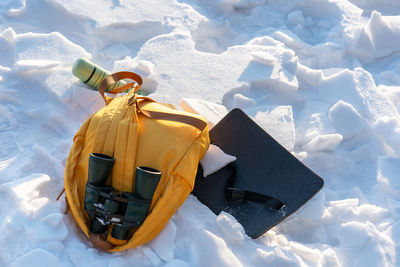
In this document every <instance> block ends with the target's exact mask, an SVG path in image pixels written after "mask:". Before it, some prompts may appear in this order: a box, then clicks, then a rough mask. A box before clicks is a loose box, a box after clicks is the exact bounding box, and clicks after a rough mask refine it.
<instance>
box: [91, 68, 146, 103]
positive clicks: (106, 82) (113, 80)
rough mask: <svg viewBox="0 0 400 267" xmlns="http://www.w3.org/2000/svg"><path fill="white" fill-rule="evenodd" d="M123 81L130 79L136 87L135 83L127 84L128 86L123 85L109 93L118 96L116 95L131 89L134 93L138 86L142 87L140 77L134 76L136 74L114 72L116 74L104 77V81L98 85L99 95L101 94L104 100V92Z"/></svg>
mask: <svg viewBox="0 0 400 267" xmlns="http://www.w3.org/2000/svg"><path fill="white" fill-rule="evenodd" d="M123 79H131V80H133V81H135V82H136V84H137V85H136V86H135V83H128V84H125V85H124V86H121V87H118V88H115V89H114V90H112V91H110V93H112V94H118V93H121V92H123V91H125V90H128V89H130V88H132V87H134V90H135V91H134V92H136V91H137V90H139V88H140V86H142V84H143V80H142V77H140V76H139V74H136V73H134V72H130V71H120V72H116V73H113V74H111V75H108V76H107V77H105V78H104V80H103V81H102V82H101V83H100V85H99V93H100V94H101V96H102V97H103V98H104V93H105V92H106V89H107V88H108V87H109V86H110V85H112V84H114V83H116V82H118V81H120V80H123Z"/></svg>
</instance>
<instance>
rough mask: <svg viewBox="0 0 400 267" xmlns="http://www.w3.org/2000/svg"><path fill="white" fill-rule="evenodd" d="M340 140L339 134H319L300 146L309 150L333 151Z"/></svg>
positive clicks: (341, 138) (341, 137)
mask: <svg viewBox="0 0 400 267" xmlns="http://www.w3.org/2000/svg"><path fill="white" fill-rule="evenodd" d="M342 140H343V136H342V135H340V134H326V135H320V136H317V137H315V138H314V139H312V140H311V141H310V142H308V143H307V144H305V145H303V146H302V148H303V149H304V150H306V151H309V152H315V151H334V150H336V148H337V147H338V146H339V144H340V142H342Z"/></svg>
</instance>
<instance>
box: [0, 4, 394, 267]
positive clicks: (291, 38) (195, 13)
mask: <svg viewBox="0 0 400 267" xmlns="http://www.w3.org/2000/svg"><path fill="white" fill-rule="evenodd" d="M399 14H400V4H399V2H398V1H397V0H286V1H282V0H202V1H200V0H153V1H134V0H98V1H84V0H69V1H63V0H36V1H26V0H3V1H1V3H0V139H1V142H0V233H1V234H0V247H1V249H0V266H17V267H20V266H96V267H98V266H110V267H111V266H132V265H134V266H169V267H172V266H179V267H181V266H182V267H184V266H400V182H399V181H400V116H399V112H400V53H399V52H400V45H399V43H400V16H399ZM78 57H85V58H88V59H91V60H92V61H94V62H96V63H98V64H99V65H101V66H103V67H104V68H106V69H108V70H110V71H119V70H129V71H136V72H138V73H139V74H141V75H142V76H143V78H144V85H143V91H144V92H146V93H148V94H150V96H151V97H153V98H154V99H156V100H158V101H162V102H167V103H172V104H175V105H177V106H179V104H180V103H181V107H182V108H183V109H185V110H188V111H191V112H196V113H200V114H203V115H205V116H207V119H208V121H209V123H210V126H212V125H215V124H216V123H217V122H218V120H219V119H221V118H222V117H223V116H224V115H225V114H226V113H227V112H228V111H229V110H231V109H232V108H235V107H239V108H242V109H244V110H245V111H246V113H247V114H249V115H250V116H252V117H253V118H254V120H255V121H256V122H257V123H258V124H259V125H260V126H261V127H263V128H264V129H265V130H266V131H267V132H269V133H270V134H271V135H272V136H273V137H275V138H276V139H277V140H278V141H279V142H280V143H281V144H282V145H283V146H285V147H286V148H287V149H288V150H289V151H290V152H292V154H293V155H295V156H296V157H297V158H298V159H300V160H301V161H302V162H303V163H305V164H306V165H307V166H309V167H310V168H311V169H312V170H313V171H314V172H316V173H317V174H319V175H320V176H321V177H323V178H324V180H325V186H324V188H323V189H322V191H321V192H320V193H319V194H318V195H317V196H316V197H315V198H314V199H312V200H311V201H310V202H309V203H307V205H305V206H304V207H303V208H302V209H300V210H299V211H298V212H296V213H295V214H293V215H292V216H290V217H289V218H288V219H287V220H285V221H284V222H282V223H280V224H279V225H277V226H276V227H274V228H273V229H272V230H270V231H268V232H267V233H266V234H264V235H263V236H261V237H260V238H258V239H256V240H252V239H251V238H249V237H248V236H246V235H245V233H244V231H243V228H242V227H241V225H240V224H238V223H237V221H236V220H235V219H234V218H233V217H232V216H230V215H229V214H227V213H221V214H220V215H219V216H216V215H214V214H213V213H212V212H211V211H210V210H209V209H208V208H207V207H205V206H204V205H202V204H201V203H200V202H199V201H198V200H197V199H196V198H195V197H194V196H189V198H188V199H187V201H186V202H185V203H184V204H183V206H182V207H181V208H180V209H179V210H178V212H177V213H176V214H175V215H174V217H173V218H172V220H171V221H170V222H169V223H168V225H167V226H166V227H165V229H164V230H163V231H162V232H161V233H160V235H158V236H157V238H156V239H154V240H153V241H151V242H150V243H148V244H146V245H143V246H141V247H139V248H136V249H131V250H128V251H125V252H121V253H114V254H109V253H104V252H101V251H98V250H96V249H94V248H92V246H91V245H90V243H89V242H88V241H87V240H86V239H85V238H84V236H83V234H82V233H81V232H80V231H79V230H78V229H77V227H76V225H75V223H74V221H73V220H72V219H71V217H70V216H64V215H63V211H64V208H65V203H64V202H63V201H55V198H56V196H57V194H58V192H59V191H60V190H61V189H62V187H63V174H64V167H65V160H66V157H67V154H68V152H69V149H70V147H71V144H72V138H73V136H74V133H75V132H76V131H77V129H78V128H79V126H80V125H81V124H82V123H83V122H84V121H85V119H86V118H87V117H88V116H89V115H90V114H92V113H93V112H94V111H96V110H98V109H99V108H101V107H102V106H103V105H104V104H103V101H102V99H101V97H100V96H99V94H98V93H96V92H93V91H90V90H88V89H87V88H86V87H85V86H84V85H83V84H82V83H80V82H78V81H77V79H76V78H75V77H73V76H72V74H71V66H72V63H73V62H74V61H75V59H76V58H78Z"/></svg>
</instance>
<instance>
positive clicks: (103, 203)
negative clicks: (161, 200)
mask: <svg viewBox="0 0 400 267" xmlns="http://www.w3.org/2000/svg"><path fill="white" fill-rule="evenodd" d="M114 162H115V159H114V158H113V157H111V156H108V155H104V154H100V153H92V154H91V155H90V157H89V172H88V180H87V183H86V187H85V199H84V209H85V211H86V213H87V214H88V216H89V218H90V221H91V224H90V231H91V232H93V233H98V234H101V233H104V232H106V230H107V227H108V226H109V225H111V224H113V225H114V226H113V230H112V233H111V236H112V237H113V238H116V239H119V240H127V239H128V236H129V232H131V231H136V230H137V228H139V226H140V225H141V224H142V223H143V221H144V220H145V218H146V215H147V212H148V210H149V208H150V204H151V200H152V198H153V194H154V191H155V189H156V188H157V185H158V182H159V181H160V178H161V172H160V171H158V170H155V169H152V168H148V167H137V168H136V174H135V191H134V193H129V192H122V193H121V192H118V191H116V190H115V189H114V188H113V187H111V186H107V185H106V183H107V179H108V177H109V175H110V173H111V171H112V168H113V165H114Z"/></svg>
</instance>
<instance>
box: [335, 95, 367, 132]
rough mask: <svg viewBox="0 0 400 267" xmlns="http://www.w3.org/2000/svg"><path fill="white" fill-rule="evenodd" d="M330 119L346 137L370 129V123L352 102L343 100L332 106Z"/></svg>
mask: <svg viewBox="0 0 400 267" xmlns="http://www.w3.org/2000/svg"><path fill="white" fill-rule="evenodd" d="M329 119H330V120H331V122H332V125H333V127H335V129H336V130H337V131H338V132H339V133H340V134H341V135H343V138H344V139H349V138H353V137H356V136H357V135H362V134H365V133H366V131H367V130H368V123H367V122H366V120H365V119H364V118H362V117H361V115H360V113H358V111H357V110H356V109H355V108H354V107H353V106H352V105H351V104H349V103H346V102H344V101H342V100H340V101H338V102H337V103H336V104H335V105H333V106H332V107H331V109H330V110H329Z"/></svg>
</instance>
